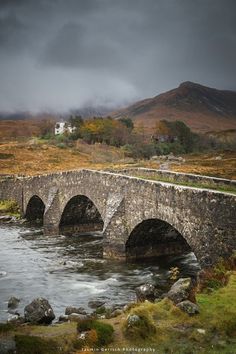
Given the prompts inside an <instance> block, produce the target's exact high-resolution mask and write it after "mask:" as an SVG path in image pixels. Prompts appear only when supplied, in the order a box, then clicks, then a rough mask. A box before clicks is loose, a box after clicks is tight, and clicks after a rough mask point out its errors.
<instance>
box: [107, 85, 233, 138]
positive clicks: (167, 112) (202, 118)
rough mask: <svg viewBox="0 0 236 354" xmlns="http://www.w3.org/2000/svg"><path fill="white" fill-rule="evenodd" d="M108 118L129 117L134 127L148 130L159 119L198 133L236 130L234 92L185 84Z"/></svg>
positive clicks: (118, 111)
mask: <svg viewBox="0 0 236 354" xmlns="http://www.w3.org/2000/svg"><path fill="white" fill-rule="evenodd" d="M111 116H112V117H114V118H121V117H129V118H131V119H133V120H134V123H135V125H143V126H144V127H145V128H146V129H147V130H148V129H149V130H151V129H152V128H153V127H154V126H155V123H156V122H157V121H159V120H161V119H166V120H171V121H174V120H182V121H183V122H185V123H186V124H187V125H188V126H190V127H191V128H192V129H193V130H195V131H201V132H207V131H212V130H219V131H220V130H227V129H236V92H235V91H226V90H217V89H215V88H210V87H206V86H203V85H200V84H196V83H194V82H190V81H187V82H183V83H182V84H180V85H179V87H177V88H175V89H173V90H170V91H167V92H165V93H162V94H160V95H158V96H155V97H153V98H148V99H145V100H142V101H138V102H136V103H134V104H132V105H130V106H128V107H127V108H125V109H121V110H117V111H115V112H112V114H111Z"/></svg>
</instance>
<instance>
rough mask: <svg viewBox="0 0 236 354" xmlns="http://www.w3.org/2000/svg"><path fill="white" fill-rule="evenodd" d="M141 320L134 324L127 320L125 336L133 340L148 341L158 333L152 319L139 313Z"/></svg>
mask: <svg viewBox="0 0 236 354" xmlns="http://www.w3.org/2000/svg"><path fill="white" fill-rule="evenodd" d="M138 317H139V320H138V321H135V322H134V323H132V324H130V323H129V318H128V319H127V321H126V323H125V326H124V334H125V336H126V337H128V338H131V339H138V338H141V339H146V338H148V337H150V336H151V335H153V334H155V333H156V327H155V326H154V324H153V322H152V320H151V318H149V317H148V316H145V315H144V314H141V313H138Z"/></svg>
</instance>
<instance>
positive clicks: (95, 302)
mask: <svg viewBox="0 0 236 354" xmlns="http://www.w3.org/2000/svg"><path fill="white" fill-rule="evenodd" d="M103 305H105V301H99V300H90V301H89V302H88V306H89V307H90V308H91V309H96V308H98V307H101V306H103Z"/></svg>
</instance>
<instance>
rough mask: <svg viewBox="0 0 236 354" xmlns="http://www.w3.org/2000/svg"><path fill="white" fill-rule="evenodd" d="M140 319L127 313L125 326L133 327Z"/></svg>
mask: <svg viewBox="0 0 236 354" xmlns="http://www.w3.org/2000/svg"><path fill="white" fill-rule="evenodd" d="M140 321H141V318H140V317H139V316H138V315H129V316H128V317H127V326H128V327H133V326H135V325H136V324H138V323H139V322H140Z"/></svg>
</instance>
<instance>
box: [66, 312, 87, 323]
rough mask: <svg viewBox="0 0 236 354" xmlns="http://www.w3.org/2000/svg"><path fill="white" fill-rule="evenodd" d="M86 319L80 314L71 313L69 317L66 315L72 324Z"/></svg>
mask: <svg viewBox="0 0 236 354" xmlns="http://www.w3.org/2000/svg"><path fill="white" fill-rule="evenodd" d="M87 318H88V316H87V315H82V314H80V313H71V314H70V315H68V320H69V321H73V322H77V321H80V320H86V319H87Z"/></svg>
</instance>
